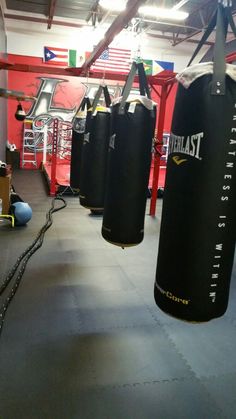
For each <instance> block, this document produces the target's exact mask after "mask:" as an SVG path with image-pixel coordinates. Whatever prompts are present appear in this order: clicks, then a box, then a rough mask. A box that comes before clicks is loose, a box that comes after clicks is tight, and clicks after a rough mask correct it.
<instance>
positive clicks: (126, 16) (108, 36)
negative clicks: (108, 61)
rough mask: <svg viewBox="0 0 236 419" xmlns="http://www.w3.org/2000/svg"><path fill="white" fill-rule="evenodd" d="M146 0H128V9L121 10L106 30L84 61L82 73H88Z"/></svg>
mask: <svg viewBox="0 0 236 419" xmlns="http://www.w3.org/2000/svg"><path fill="white" fill-rule="evenodd" d="M145 2H146V0H128V3H127V5H126V9H125V10H124V11H123V12H121V13H120V14H119V15H118V16H117V17H116V19H115V20H114V21H113V23H112V24H111V26H110V27H109V29H108V30H107V31H106V33H105V35H104V38H103V39H102V40H101V41H100V42H99V43H98V44H97V45H96V47H95V48H94V50H93V51H92V53H91V54H90V56H89V58H88V59H87V60H86V61H85V62H84V64H83V65H82V67H81V74H87V72H88V70H89V68H90V67H91V65H92V64H93V63H94V61H96V59H97V58H98V57H100V55H101V54H102V52H103V51H104V50H105V49H106V48H107V47H108V45H110V43H111V42H112V41H113V39H114V38H115V36H116V35H118V33H120V32H121V31H122V29H124V27H125V26H126V25H127V24H128V23H129V21H130V20H131V19H132V18H133V17H134V16H135V15H136V13H137V11H138V8H139V7H140V5H141V4H143V3H145Z"/></svg>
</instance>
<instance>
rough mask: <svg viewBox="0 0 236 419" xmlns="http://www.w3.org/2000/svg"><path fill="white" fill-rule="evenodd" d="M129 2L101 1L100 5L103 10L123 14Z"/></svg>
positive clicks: (119, 0)
mask: <svg viewBox="0 0 236 419" xmlns="http://www.w3.org/2000/svg"><path fill="white" fill-rule="evenodd" d="M126 3H127V0H115V1H114V0H113V1H111V0H100V1H99V4H100V6H101V7H103V9H107V10H111V11H113V12H122V11H123V10H125V8H126Z"/></svg>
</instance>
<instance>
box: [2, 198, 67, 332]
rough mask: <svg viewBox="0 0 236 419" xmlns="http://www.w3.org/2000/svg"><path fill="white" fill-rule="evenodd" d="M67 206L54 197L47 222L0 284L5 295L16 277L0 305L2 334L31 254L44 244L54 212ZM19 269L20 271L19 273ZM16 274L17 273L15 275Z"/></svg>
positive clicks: (47, 215)
mask: <svg viewBox="0 0 236 419" xmlns="http://www.w3.org/2000/svg"><path fill="white" fill-rule="evenodd" d="M57 201H62V205H61V206H60V207H55V203H56V202H57ZM66 206H67V203H66V201H65V200H64V199H63V198H62V197H61V196H60V195H57V196H56V197H55V198H53V199H52V203H51V208H50V209H49V211H48V212H47V214H46V222H45V224H44V225H43V227H42V228H41V229H40V231H39V232H38V234H37V236H36V238H35V240H34V241H33V243H32V244H31V245H30V246H29V247H27V249H25V250H24V252H23V253H22V254H21V255H20V256H19V257H18V259H17V261H16V262H15V264H14V265H13V266H12V268H11V269H10V271H9V272H8V274H7V276H6V278H5V279H4V280H3V282H2V284H1V285H0V296H2V295H3V293H4V291H5V290H6V289H7V287H8V286H9V285H10V283H11V282H12V280H13V279H14V277H15V280H14V283H13V285H12V287H11V290H10V292H9V293H8V295H7V297H6V298H5V300H4V302H3V304H2V305H1V307H0V336H1V333H2V329H3V325H4V320H5V316H6V313H7V309H8V307H9V305H10V303H11V301H12V299H13V297H14V296H15V294H16V291H17V289H18V287H19V285H20V282H21V279H22V277H23V275H24V272H25V269H26V266H27V263H28V261H29V259H30V258H31V256H32V255H33V254H34V253H35V252H36V251H37V250H38V249H39V248H40V247H41V246H42V244H43V240H44V235H45V233H46V231H47V230H48V229H49V228H50V227H51V225H52V223H53V218H52V214H53V213H54V212H57V211H60V210H61V209H63V208H65V207H66ZM17 271H18V273H17ZM15 274H16V275H15Z"/></svg>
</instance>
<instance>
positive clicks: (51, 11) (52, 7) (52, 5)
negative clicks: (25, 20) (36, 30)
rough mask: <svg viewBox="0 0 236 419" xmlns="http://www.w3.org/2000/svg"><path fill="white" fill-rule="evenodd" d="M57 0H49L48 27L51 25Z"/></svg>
mask: <svg viewBox="0 0 236 419" xmlns="http://www.w3.org/2000/svg"><path fill="white" fill-rule="evenodd" d="M56 2H57V0H49V13H48V29H51V27H52V21H53V18H54V13H55V8H56Z"/></svg>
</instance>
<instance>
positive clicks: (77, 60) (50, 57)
mask: <svg viewBox="0 0 236 419" xmlns="http://www.w3.org/2000/svg"><path fill="white" fill-rule="evenodd" d="M84 60H85V53H78V51H76V50H72V49H70V50H69V49H68V48H56V47H44V58H43V61H44V62H45V63H46V64H50V65H51V64H52V65H57V66H62V67H68V66H69V67H80V66H81V65H82V64H83V62H84Z"/></svg>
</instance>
